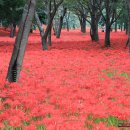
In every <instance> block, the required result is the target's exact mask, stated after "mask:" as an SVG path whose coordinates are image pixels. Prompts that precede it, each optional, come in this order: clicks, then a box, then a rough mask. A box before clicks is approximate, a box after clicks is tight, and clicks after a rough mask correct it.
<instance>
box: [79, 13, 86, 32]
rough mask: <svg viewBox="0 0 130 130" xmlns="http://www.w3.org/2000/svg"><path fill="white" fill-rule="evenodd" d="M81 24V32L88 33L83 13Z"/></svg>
mask: <svg viewBox="0 0 130 130" xmlns="http://www.w3.org/2000/svg"><path fill="white" fill-rule="evenodd" d="M80 25H81V32H82V33H86V18H85V16H83V15H82V16H81V19H80Z"/></svg>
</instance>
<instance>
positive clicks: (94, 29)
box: [91, 17, 99, 42]
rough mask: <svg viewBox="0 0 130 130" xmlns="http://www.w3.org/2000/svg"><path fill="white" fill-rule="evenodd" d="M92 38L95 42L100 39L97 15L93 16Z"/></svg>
mask: <svg viewBox="0 0 130 130" xmlns="http://www.w3.org/2000/svg"><path fill="white" fill-rule="evenodd" d="M91 39H92V41H95V42H97V41H99V35H98V20H97V19H95V17H91Z"/></svg>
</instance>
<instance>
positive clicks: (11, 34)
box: [10, 23, 16, 38]
mask: <svg viewBox="0 0 130 130" xmlns="http://www.w3.org/2000/svg"><path fill="white" fill-rule="evenodd" d="M15 33H16V23H13V24H12V25H11V31H10V37H11V38H13V37H14V36H15Z"/></svg>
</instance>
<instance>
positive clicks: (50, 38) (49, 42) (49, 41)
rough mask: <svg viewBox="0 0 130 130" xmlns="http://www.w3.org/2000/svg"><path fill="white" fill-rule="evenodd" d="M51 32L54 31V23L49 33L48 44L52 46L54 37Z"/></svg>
mask: <svg viewBox="0 0 130 130" xmlns="http://www.w3.org/2000/svg"><path fill="white" fill-rule="evenodd" d="M51 33H52V25H51V29H50V31H49V33H48V45H49V46H51V45H52V37H51Z"/></svg>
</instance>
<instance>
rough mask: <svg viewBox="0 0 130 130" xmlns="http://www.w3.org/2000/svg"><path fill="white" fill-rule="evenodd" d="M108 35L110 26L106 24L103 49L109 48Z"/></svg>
mask: <svg viewBox="0 0 130 130" xmlns="http://www.w3.org/2000/svg"><path fill="white" fill-rule="evenodd" d="M110 33H111V29H110V25H109V24H107V25H106V33H105V47H110Z"/></svg>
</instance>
